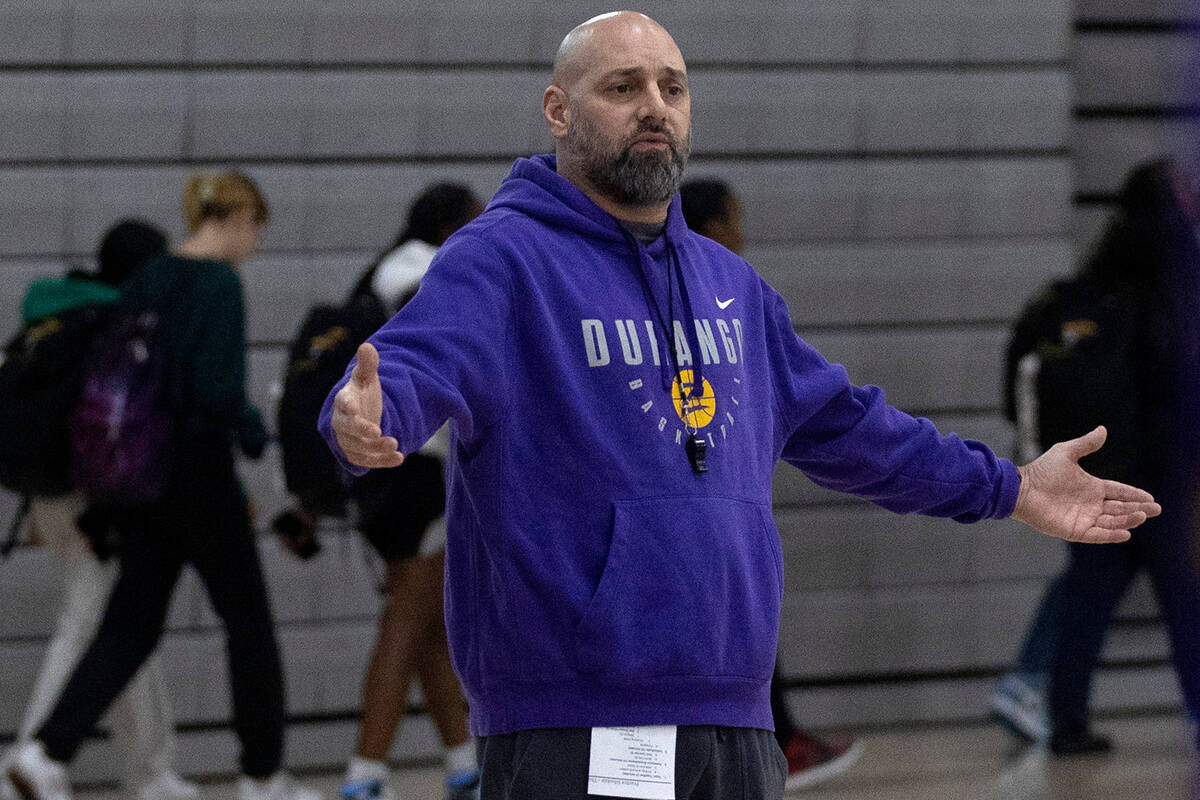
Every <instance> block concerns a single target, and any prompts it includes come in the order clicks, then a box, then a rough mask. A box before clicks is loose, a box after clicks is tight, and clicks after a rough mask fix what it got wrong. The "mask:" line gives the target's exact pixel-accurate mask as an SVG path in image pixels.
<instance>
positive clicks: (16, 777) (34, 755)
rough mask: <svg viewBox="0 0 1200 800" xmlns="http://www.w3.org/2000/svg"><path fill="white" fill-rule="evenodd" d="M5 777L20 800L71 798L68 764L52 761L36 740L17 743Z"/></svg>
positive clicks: (65, 799) (59, 799) (63, 799)
mask: <svg viewBox="0 0 1200 800" xmlns="http://www.w3.org/2000/svg"><path fill="white" fill-rule="evenodd" d="M8 779H9V780H10V781H12V785H13V788H14V789H16V790H17V794H18V795H19V796H20V797H21V798H22V800H71V783H70V781H69V780H68V779H67V765H66V764H63V763H61V762H59V761H52V760H51V759H50V756H48V755H46V751H45V749H44V748H43V747H42V743H41V742H39V741H37V740H34V741H32V742H25V743H24V744H22V745H18V747H17V750H16V752H15V753H14V754H13V757H12V761H11V762H9V765H8Z"/></svg>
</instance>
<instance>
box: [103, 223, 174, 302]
mask: <svg viewBox="0 0 1200 800" xmlns="http://www.w3.org/2000/svg"><path fill="white" fill-rule="evenodd" d="M166 249H167V237H166V235H165V234H164V233H163V232H162V231H161V230H159V229H158V228H156V227H154V226H153V225H151V224H150V223H148V222H142V221H141V220H136V219H126V220H121V221H120V222H118V223H117V224H116V225H113V226H112V227H111V228H109V229H108V232H107V233H105V234H104V238H103V239H102V240H101V242H100V249H99V250H97V251H96V262H97V264H98V268H97V270H96V277H97V278H98V279H99V280H100V281H102V282H104V283H107V284H111V285H113V286H119V285H120V284H122V283H124V282H125V281H126V280H128V279H129V278H130V276H132V275H133V273H135V272H137V271H138V270H139V269H141V267H142V265H143V264H145V263H146V262H147V261H149V260H150V258H151V257H152V256H155V255H158V254H159V253H161V252H162V251H163V250H166Z"/></svg>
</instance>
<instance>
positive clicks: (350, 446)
mask: <svg viewBox="0 0 1200 800" xmlns="http://www.w3.org/2000/svg"><path fill="white" fill-rule="evenodd" d="M356 356H357V358H358V363H357V364H355V365H354V371H353V372H352V373H350V380H349V381H347V382H346V385H345V386H343V387H342V388H341V389H339V390H338V393H337V394H336V395H334V398H333V417H332V420H331V421H332V424H333V433H334V435H335V436H336V437H337V443H338V447H340V448H341V449H342V454H343V455H345V456H346V460H347V461H349V462H350V463H351V464H355V465H357V466H360V467H371V468H375V467H398V466H400V464H401V463H402V462H403V461H404V455H403V454H402V453H401V452H400V450H399V449H398V448H399V444H398V443H397V442H396V440H395V439H394V438H392V437H391V436H384V435H383V431H382V430H381V429H380V427H379V424H380V421H381V420H382V419H383V386H382V385H380V383H379V351H377V350H376V349H375V347H374V345H371V344H368V343H367V342H363V343H362V344H360V345H359V346H358V352H357V354H356Z"/></svg>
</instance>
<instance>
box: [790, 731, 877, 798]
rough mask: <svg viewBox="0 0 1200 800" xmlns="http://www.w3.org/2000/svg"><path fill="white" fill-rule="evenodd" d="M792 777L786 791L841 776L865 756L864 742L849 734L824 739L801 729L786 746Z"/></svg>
mask: <svg viewBox="0 0 1200 800" xmlns="http://www.w3.org/2000/svg"><path fill="white" fill-rule="evenodd" d="M783 755H784V757H786V758H787V765H788V776H787V782H786V783H784V785H783V790H784V791H785V792H794V791H796V790H797V789H803V788H804V787H806V786H812V785H814V784H817V783H820V782H821V781H823V780H826V779H828V778H832V777H834V776H835V775H841V774H842V773H843V772H845V771H846V770H848V769H850V765H851V764H853V763H854V762H855V761H857V760H858V757H859V756H860V755H862V742H860V741H858V740H857V739H855V738H854V737H853V736H850V735H849V734H841V735H838V736H834V737H833V738H831V739H828V740H826V739H822V738H820V737H817V736H813V735H812V734H809V733H803V732H797V733H796V734H795V735H793V736H792V738H791V739H789V740H788V742H787V744H785V745H784V746H783Z"/></svg>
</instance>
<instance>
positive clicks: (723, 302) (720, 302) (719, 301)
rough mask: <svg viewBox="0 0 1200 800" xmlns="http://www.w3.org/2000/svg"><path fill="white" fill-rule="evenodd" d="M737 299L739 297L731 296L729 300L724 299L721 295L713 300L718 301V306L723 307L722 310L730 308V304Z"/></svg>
mask: <svg viewBox="0 0 1200 800" xmlns="http://www.w3.org/2000/svg"><path fill="white" fill-rule="evenodd" d="M736 299H737V298H736V297H731V298H729V299H728V300H725V301H722V300H721V298H719V297H713V300H716V301H717V308H719V309H721V310H722V311H724V310H725V309H727V308H729V304H730V303H732V302H733V301H734V300H736Z"/></svg>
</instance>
